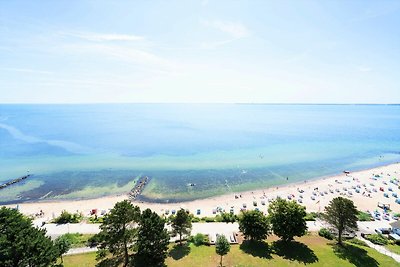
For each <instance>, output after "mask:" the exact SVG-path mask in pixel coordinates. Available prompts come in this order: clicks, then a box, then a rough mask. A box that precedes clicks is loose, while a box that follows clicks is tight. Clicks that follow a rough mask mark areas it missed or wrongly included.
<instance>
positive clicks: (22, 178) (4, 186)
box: [0, 174, 31, 189]
mask: <svg viewBox="0 0 400 267" xmlns="http://www.w3.org/2000/svg"><path fill="white" fill-rule="evenodd" d="M29 176H31V174H27V175H24V176H21V177H19V178H17V179H14V180H11V181H9V182H7V183H4V184H1V185H0V189H4V188H6V187H8V186H10V185H13V184H16V183H19V182H21V181H23V180H25V179H26V178H28V177H29Z"/></svg>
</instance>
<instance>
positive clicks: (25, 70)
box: [2, 68, 53, 74]
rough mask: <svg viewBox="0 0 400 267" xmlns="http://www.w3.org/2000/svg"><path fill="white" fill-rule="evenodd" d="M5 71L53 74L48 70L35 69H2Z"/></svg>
mask: <svg viewBox="0 0 400 267" xmlns="http://www.w3.org/2000/svg"><path fill="white" fill-rule="evenodd" d="M2 70H4V71H15V72H26V73H36V74H53V72H51V71H47V70H35V69H24V68H2Z"/></svg>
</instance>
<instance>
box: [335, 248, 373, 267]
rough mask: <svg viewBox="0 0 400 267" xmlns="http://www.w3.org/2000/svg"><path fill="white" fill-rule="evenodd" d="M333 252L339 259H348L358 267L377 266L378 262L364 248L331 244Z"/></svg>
mask: <svg viewBox="0 0 400 267" xmlns="http://www.w3.org/2000/svg"><path fill="white" fill-rule="evenodd" d="M331 246H332V248H333V252H334V253H335V254H336V256H338V257H339V258H341V259H344V260H348V261H349V262H350V263H352V264H354V265H355V266H358V267H377V266H379V263H378V262H377V261H376V260H375V259H374V258H372V257H371V256H369V255H368V252H367V251H366V250H365V249H362V248H359V247H356V246H353V245H350V244H343V245H342V246H340V245H338V244H331Z"/></svg>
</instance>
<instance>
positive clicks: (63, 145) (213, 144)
mask: <svg viewBox="0 0 400 267" xmlns="http://www.w3.org/2000/svg"><path fill="white" fill-rule="evenodd" d="M399 161H400V105H303V104H293V105H292V104H291V105H287V104H276V105H275V104H73V105H58V104H57V105H50V104H49V105H28V104H1V105H0V184H3V183H6V182H9V181H12V180H14V179H16V178H18V177H22V176H24V175H28V174H29V175H30V176H29V177H28V178H27V179H24V180H22V181H20V182H18V183H15V184H13V185H10V186H8V187H6V188H4V189H0V203H1V204H10V203H19V202H27V201H48V200H63V199H86V198H96V197H101V196H107V195H116V194H126V193H127V192H129V191H130V190H131V189H132V188H133V187H134V186H135V183H136V182H137V181H138V179H140V177H144V176H148V177H149V182H148V184H147V185H146V187H145V188H144V191H143V192H142V194H141V195H140V197H139V198H140V200H143V201H152V202H177V201H188V200H193V199H199V198H206V197H212V196H216V195H220V194H227V193H233V192H240V191H244V190H252V189H257V188H261V187H269V186H277V185H282V184H286V183H293V182H301V181H304V180H311V179H318V178H321V177H324V176H328V175H334V174H338V173H341V172H343V171H344V170H348V171H355V170H361V169H367V168H372V167H376V166H381V165H386V164H390V163H394V162H399Z"/></svg>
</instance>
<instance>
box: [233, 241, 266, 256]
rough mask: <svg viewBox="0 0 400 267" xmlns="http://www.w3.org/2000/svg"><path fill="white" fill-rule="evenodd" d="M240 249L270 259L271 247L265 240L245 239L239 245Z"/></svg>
mask: <svg viewBox="0 0 400 267" xmlns="http://www.w3.org/2000/svg"><path fill="white" fill-rule="evenodd" d="M240 249H241V250H242V251H243V252H244V253H247V254H250V255H252V256H254V257H259V258H264V259H271V258H272V257H271V248H270V247H269V245H268V243H267V242H264V241H251V240H245V241H243V243H242V244H241V245H240Z"/></svg>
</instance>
